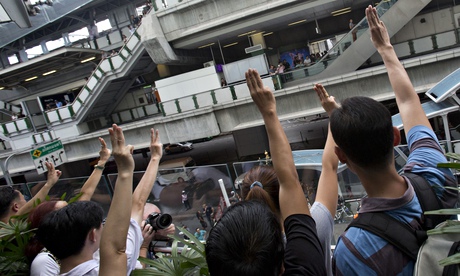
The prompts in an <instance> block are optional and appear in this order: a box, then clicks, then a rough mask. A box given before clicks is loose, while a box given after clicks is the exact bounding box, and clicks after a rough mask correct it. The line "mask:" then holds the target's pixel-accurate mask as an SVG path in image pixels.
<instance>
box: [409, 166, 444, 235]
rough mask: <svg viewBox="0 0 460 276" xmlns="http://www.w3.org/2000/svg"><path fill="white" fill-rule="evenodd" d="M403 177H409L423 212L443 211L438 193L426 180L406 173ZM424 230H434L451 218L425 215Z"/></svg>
mask: <svg viewBox="0 0 460 276" xmlns="http://www.w3.org/2000/svg"><path fill="white" fill-rule="evenodd" d="M402 175H403V176H405V177H407V178H408V179H409V180H410V183H411V184H412V187H414V190H415V193H416V194H417V198H418V201H419V203H420V206H421V207H422V211H423V212H426V211H433V210H439V209H442V208H443V207H442V204H441V202H440V201H439V198H438V197H437V196H436V193H435V191H434V189H433V187H432V186H431V185H430V184H428V182H427V181H426V180H425V178H423V177H421V176H419V175H417V174H414V173H411V172H405V173H403V174H402ZM422 218H423V228H424V229H425V230H430V229H434V228H435V227H436V225H438V224H439V223H441V222H443V221H445V220H447V219H449V218H450V216H446V215H423V216H422Z"/></svg>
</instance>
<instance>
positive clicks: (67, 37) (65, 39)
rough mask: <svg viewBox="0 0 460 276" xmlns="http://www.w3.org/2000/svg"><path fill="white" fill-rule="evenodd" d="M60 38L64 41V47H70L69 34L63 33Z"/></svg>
mask: <svg viewBox="0 0 460 276" xmlns="http://www.w3.org/2000/svg"><path fill="white" fill-rule="evenodd" d="M62 38H63V39H64V45H65V46H70V45H71V44H72V42H70V38H69V33H63V34H62Z"/></svg>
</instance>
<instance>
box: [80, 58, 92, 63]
mask: <svg viewBox="0 0 460 276" xmlns="http://www.w3.org/2000/svg"><path fill="white" fill-rule="evenodd" d="M93 59H96V57H90V58H87V59H84V60H82V61H80V62H81V63H85V62H88V61H91V60H93Z"/></svg>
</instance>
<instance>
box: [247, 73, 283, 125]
mask: <svg viewBox="0 0 460 276" xmlns="http://www.w3.org/2000/svg"><path fill="white" fill-rule="evenodd" d="M245 76H246V82H247V85H248V88H249V92H250V94H251V97H252V100H253V101H254V103H255V104H256V105H257V107H258V108H259V111H260V113H261V114H262V116H264V115H268V114H274V113H276V101H275V96H273V93H272V91H271V90H270V88H269V87H267V86H264V85H263V83H262V79H261V78H260V76H259V73H258V72H257V70H255V69H249V70H248V71H247V72H246V73H245Z"/></svg>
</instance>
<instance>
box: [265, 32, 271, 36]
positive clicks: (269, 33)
mask: <svg viewBox="0 0 460 276" xmlns="http://www.w3.org/2000/svg"><path fill="white" fill-rule="evenodd" d="M271 34H273V32H269V33H265V34H263V36H267V35H271Z"/></svg>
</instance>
